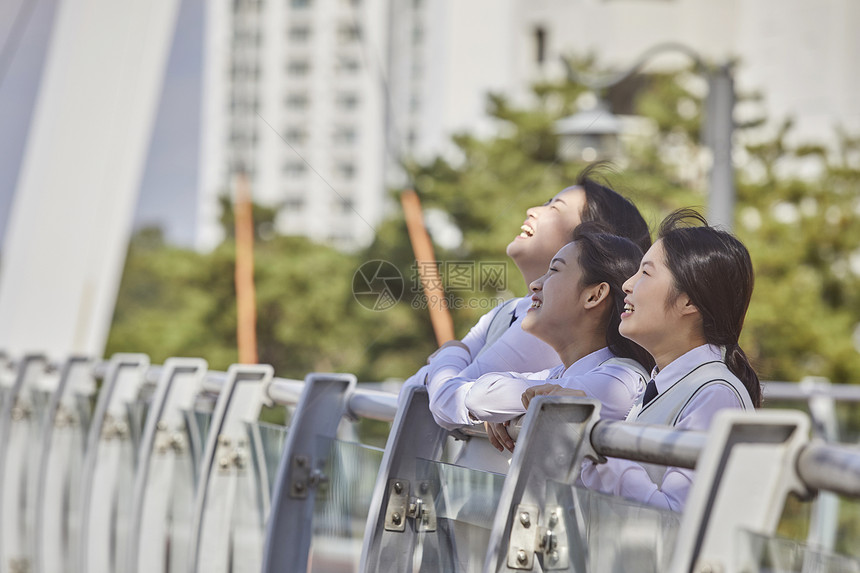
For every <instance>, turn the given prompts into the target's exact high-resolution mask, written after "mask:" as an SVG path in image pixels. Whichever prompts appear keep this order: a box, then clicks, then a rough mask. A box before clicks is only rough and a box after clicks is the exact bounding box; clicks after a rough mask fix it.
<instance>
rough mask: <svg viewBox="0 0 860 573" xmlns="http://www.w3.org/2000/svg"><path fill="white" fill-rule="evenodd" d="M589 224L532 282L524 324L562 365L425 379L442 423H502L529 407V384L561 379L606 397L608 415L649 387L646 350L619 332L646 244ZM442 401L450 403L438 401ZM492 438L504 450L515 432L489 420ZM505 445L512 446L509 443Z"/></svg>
mask: <svg viewBox="0 0 860 573" xmlns="http://www.w3.org/2000/svg"><path fill="white" fill-rule="evenodd" d="M599 231H600V228H599V226H596V225H593V224H586V223H584V224H583V225H581V226H580V227H579V228H578V229H577V232H576V234H575V240H574V241H573V242H572V243H569V244H568V245H565V246H564V247H563V248H562V249H561V250H560V251H559V252H558V253H557V254H556V256H555V257H554V258H553V260H552V262H551V263H550V265H549V270H548V271H547V272H546V274H544V276H542V277H540V278H539V279H537V280H535V281H533V282H532V283H531V285H530V287H531V290H532V291H533V293H534V294H533V295H532V297H531V298H532V304H531V308H530V309H529V310H528V313H527V314H526V317H525V318H524V319H523V330H525V331H526V332H528V333H530V334H532V335H534V336H536V337H537V338H540V339H541V340H543V341H544V342H546V343H547V344H549V345H550V346H551V347H552V348H553V349H554V350H555V351H556V352H557V353H558V356H559V357H560V358H561V361H562V364H561V365H560V366H558V367H556V368H553V369H551V370H548V371H543V372H538V373H534V374H519V373H515V372H507V373H495V374H487V375H484V376H481V377H480V378H478V379H477V380H475V379H468V378H466V377H464V376H462V375H459V376H456V377H454V378H453V379H444V378H443V379H441V380H440V379H438V378H437V376H436V375H435V371H434V370H433V369H432V366H433V364H432V362H431V371H430V375H429V376H428V379H427V386H428V392H429V394H430V409H431V411H433V414H434V416H435V417H436V419H437V421H440V418H441V422H440V423H448V424H452V425H453V424H459V425H464V424H474V423H479V422H482V421H494V422H504V421H505V420H509V419H510V418H513V417H515V416H517V415H520V414H522V413H523V412H524V411H525V410H524V409H523V407H522V403H521V402H520V395H521V394H522V391H523V389H524V388H527V387H529V386H534V385H539V384H543V383H545V382H546V381H547V380H558V381H559V382H560V383H561V384H564V385H567V386H570V387H575V388H579V389H582V390H583V391H584V392H585V393H586V394H587V395H588V396H591V397H594V398H597V399H599V400H601V402H602V403H603V404H604V410H602V411H605V413H606V414H608V415H609V416H610V417H613V418H616V419H623V418H624V416H625V415H626V414H627V412H628V410H629V409H630V407H631V406H632V405H633V403H634V401H635V399H636V397H637V396H638V395H639V394H641V393H642V391H643V390H644V386H645V377H646V376H647V370H646V368H648V369H650V367H651V365H653V363H652V362H651V359H650V356H649V355H648V353H647V352H646V351H645V350H644V349H642V348H641V347H639V346H638V345H636V344H635V343H633V342H631V341H630V340H628V339H626V338H624V337H622V336H620V335H619V334H618V324H619V321H620V318H619V317H620V314H621V310H622V309H623V305H624V292H623V291H622V289H621V285H622V284H623V282H624V280H625V278H626V277H628V276H629V275H630V274H631V273H632V272H634V271H635V269H636V268H637V266H638V264H639V260H640V258H641V256H642V251H641V250H640V249H639V247H637V246H636V245H635V244H633V243H632V242H631V241H629V240H628V239H625V238H623V237H618V236H615V235H609V234H606V233H601V232H599ZM464 389H465V390H467V393H466V396H465V400H464V402H463V406H462V407H461V408H460V409H459V411H454V410H452V409H451V408H450V407H447V406H448V405H449V403H450V398H449V396H450V395H452V394H453V395H455V394H454V392H460V391H462V390H464ZM440 401H443V403H444V405H445V406H446V407H445V408H440V407H439V402H440ZM488 432H489V434H490V442H491V443H492V444H493V445H494V446H495V447H496V448H497V449H499V450H500V451H502V449H503V448H502V447H500V446H502V445H508V444H509V441H510V438H509V437H508V436H507V432H506V431H505V430H504V428H503V427H502V426H500V425H499V426H489V427H488ZM508 449H511V448H510V447H509V448H508Z"/></svg>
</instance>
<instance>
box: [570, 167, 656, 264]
mask: <svg viewBox="0 0 860 573" xmlns="http://www.w3.org/2000/svg"><path fill="white" fill-rule="evenodd" d="M607 166H608V162H606V161H598V162H596V163H592V164H591V165H589V166H588V167H586V168H585V169H584V170H583V171H582V173H580V174H579V177H577V179H576V186H577V187H581V188H582V190H583V192H584V193H585V206H583V208H582V214H581V217H582V222H583V223H589V222H594V223H598V224H600V225H602V226H603V227H604V229H605V232H607V233H610V234H612V235H618V236H619V237H626V238H628V239H630V240H631V241H633V242H634V243H635V244H636V245H637V246H638V247H639V248H640V249H642V252H643V253H644V252H645V251H647V250H648V248H649V247H650V246H651V232H650V231H649V229H648V223H646V222H645V219H644V218H643V217H642V214H641V213H639V209H637V208H636V205H634V204H633V201H631V200H630V199H627V198H626V197H624V196H623V195H621V194H620V193H618V192H617V191H614V190H613V189H611V188H610V187H609V186H608V185H606V184H604V183H605V178H604V177H603V176H602V174H601V172H602V171H603V170H604V169H606V168H607ZM598 178H599V179H601V181H603V183H601V182H598Z"/></svg>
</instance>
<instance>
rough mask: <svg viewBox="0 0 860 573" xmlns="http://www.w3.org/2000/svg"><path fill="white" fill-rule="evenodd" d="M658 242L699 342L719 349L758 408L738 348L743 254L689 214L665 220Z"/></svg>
mask: <svg viewBox="0 0 860 573" xmlns="http://www.w3.org/2000/svg"><path fill="white" fill-rule="evenodd" d="M691 225H699V226H691ZM659 239H660V240H662V241H663V250H664V252H665V253H666V265H667V266H668V267H669V270H670V272H671V273H672V278H673V279H674V283H675V285H674V286H675V292H676V293H677V295H678V296H680V295H681V293H683V294H685V295H687V296H688V297H690V301H691V302H692V303H693V305H694V306H695V307H696V308H697V309H698V311H699V314H700V315H701V317H702V328H703V330H704V334H705V340H706V341H707V342H708V343H709V344H714V345H717V346H722V347H724V348H725V353H726V366H728V368H729V370H731V372H732V374H734V375H735V376H737V377H738V379H739V380H740V381H741V382H743V384H744V386H745V387H746V389H747V391H748V392H749V395H750V398H751V399H752V403H753V405H754V406H756V407H759V406H761V384H760V383H759V379H758V375H756V373H755V370H753V367H752V365H751V364H750V362H749V360H748V359H747V356H746V354H745V353H744V351H743V350H742V349H741V347H740V346H739V344H738V340H739V338H740V335H741V330H742V329H743V325H744V318H745V317H746V312H747V308H749V304H750V299H751V298H752V291H753V283H754V282H755V279H754V273H753V266H752V260H751V259H750V255H749V251H747V249H746V247H744V245H743V243H741V242H740V241H739V240H737V239H736V238H735V237H734V236H733V235H732V234H731V233H728V232H726V231H723V230H720V229H716V228H714V227H709V226H708V223H707V221H706V220H705V218H704V217H702V216H701V215H700V214H699V213H697V212H696V211H694V210H692V209H679V210H678V211H675V212H674V213H672V214H671V215H669V216H668V217H666V219H665V220H664V221H663V223H662V224H661V225H660V233H659Z"/></svg>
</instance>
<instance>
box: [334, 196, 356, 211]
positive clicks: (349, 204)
mask: <svg viewBox="0 0 860 573" xmlns="http://www.w3.org/2000/svg"><path fill="white" fill-rule="evenodd" d="M337 209H338V210H339V211H340V212H341V213H344V214H349V213H352V212H353V211H355V201H353V200H352V199H345V198H343V197H340V198H338V200H337Z"/></svg>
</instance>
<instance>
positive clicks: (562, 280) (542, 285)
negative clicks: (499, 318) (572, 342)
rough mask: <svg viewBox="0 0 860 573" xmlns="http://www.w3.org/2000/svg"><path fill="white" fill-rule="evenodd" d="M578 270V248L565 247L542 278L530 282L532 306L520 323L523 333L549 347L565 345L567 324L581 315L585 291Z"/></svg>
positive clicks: (576, 246) (567, 336) (568, 332)
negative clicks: (559, 344)
mask: <svg viewBox="0 0 860 573" xmlns="http://www.w3.org/2000/svg"><path fill="white" fill-rule="evenodd" d="M581 283H582V269H581V268H580V266H579V246H578V245H577V244H576V243H568V244H567V245H565V246H564V247H562V249H561V250H560V251H559V252H558V253H557V254H556V255H555V257H554V258H553V259H552V262H551V263H550V265H549V270H548V271H547V272H546V274H545V275H544V276H542V277H541V278H539V279H537V280H535V281H533V282H532V283H531V285H529V288H531V290H532V291H533V295H532V306H531V308H529V310H528V313H527V314H526V316H525V318H524V319H523V330H525V331H526V332H529V333H531V334H533V335H534V336H537V337H538V338H540V339H541V340H544V341H545V342H547V343H549V344H550V345H552V346H555V345H553V344H552V343H553V342H559V343H567V342H569V341H568V340H565V339H566V338H570V336H571V333H572V329H571V324H577V322H576V321H577V320H578V319H579V316H580V315H581V313H582V308H583V304H582V303H584V301H581V299H582V298H583V296H584V290H585V288H584V287H583V286H582V284H581Z"/></svg>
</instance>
